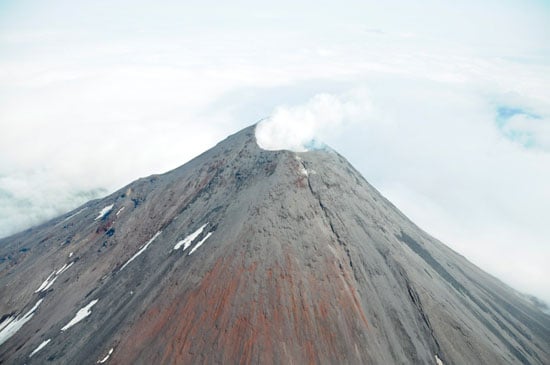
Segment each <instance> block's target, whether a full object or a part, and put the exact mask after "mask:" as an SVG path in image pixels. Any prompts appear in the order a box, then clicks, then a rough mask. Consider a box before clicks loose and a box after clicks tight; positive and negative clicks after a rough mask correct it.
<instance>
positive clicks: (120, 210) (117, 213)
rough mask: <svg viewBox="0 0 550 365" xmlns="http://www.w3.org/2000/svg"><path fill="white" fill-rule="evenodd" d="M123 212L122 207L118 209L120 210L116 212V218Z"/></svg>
mask: <svg viewBox="0 0 550 365" xmlns="http://www.w3.org/2000/svg"><path fill="white" fill-rule="evenodd" d="M123 210H124V207H122V208H120V209H119V210H118V212H116V216H117V217H118V215H119V214H120V213H121V212H122V211H123Z"/></svg>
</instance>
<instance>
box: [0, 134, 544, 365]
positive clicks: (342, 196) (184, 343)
mask: <svg viewBox="0 0 550 365" xmlns="http://www.w3.org/2000/svg"><path fill="white" fill-rule="evenodd" d="M0 318H1V319H0V363H2V364H47V363H52V364H93V363H98V362H99V363H110V364H202V363H204V364H212V363H229V364H233V363H260V364H269V363H277V364H436V363H443V364H550V317H549V316H547V315H545V314H544V313H542V312H541V311H540V310H538V309H537V308H536V307H535V306H534V305H533V304H532V303H531V302H530V301H528V300H527V299H525V298H524V297H523V296H521V295H519V294H518V293H517V292H516V291H514V290H513V289H511V288H509V287H507V286H506V285H504V284H503V283H501V282H500V281H498V280H497V279H495V278H494V277H492V276H490V275H488V274H486V273H484V272H483V271H481V270H480V269H479V268H477V267H475V266H474V265H472V264H471V263H470V262H468V261H467V260H466V259H464V257H462V256H460V255H458V254H457V253H455V252H453V251H452V250H450V249H449V248H447V247H446V246H445V245H443V244H442V243H440V242H438V241H437V240H435V239H434V238H432V237H430V236H429V235H428V234H426V233H425V232H423V231H422V230H420V229H419V228H418V227H417V226H415V225H414V224H413V223H412V222H411V221H409V220H408V219H407V218H406V217H405V216H404V215H403V214H402V213H400V212H399V210H397V209H396V208H395V207H394V206H393V205H392V204H391V203H390V202H389V201H387V200H386V199H385V198H384V197H382V196H381V195H380V193H378V192H377V191H376V190H375V189H374V188H373V187H372V186H370V185H369V184H368V183H367V182H366V181H365V180H364V179H363V177H362V176H361V175H360V174H359V173H358V172H357V171H355V170H354V169H353V167H352V166H351V165H350V164H349V163H348V162H347V161H346V160H345V159H344V158H342V157H341V156H339V155H338V154H337V153H335V152H333V151H328V150H319V151H310V152H305V153H294V152H289V151H277V152H271V151H264V150H261V149H260V148H259V147H258V146H257V145H256V142H255V137H254V127H249V128H247V129H245V130H243V131H241V132H239V133H237V134H235V135H233V136H231V137H229V138H227V139H226V140H225V141H223V142H221V143H220V144H218V145H217V146H216V147H214V148H213V149H211V150H209V151H207V152H205V153H204V154H202V155H200V156H198V157H197V158H195V159H194V160H192V161H191V162H189V163H187V164H185V165H184V166H182V167H180V168H178V169H175V170H173V171H170V172H168V173H166V174H163V175H154V176H150V177H148V178H143V179H140V180H137V181H135V182H133V183H131V184H130V185H128V186H126V187H124V188H123V189H121V190H119V191H117V192H115V193H113V194H111V195H110V196H108V197H106V198H104V199H101V200H95V201H91V202H89V203H87V204H85V205H83V206H82V207H80V208H78V209H76V210H75V211H73V212H70V213H68V214H66V215H64V216H61V217H59V218H56V219H54V220H51V221H50V222H47V223H45V224H43V225H41V226H39V227H35V228H32V229H29V230H27V231H25V232H22V233H19V234H16V235H14V236H11V237H8V238H5V239H2V240H0Z"/></svg>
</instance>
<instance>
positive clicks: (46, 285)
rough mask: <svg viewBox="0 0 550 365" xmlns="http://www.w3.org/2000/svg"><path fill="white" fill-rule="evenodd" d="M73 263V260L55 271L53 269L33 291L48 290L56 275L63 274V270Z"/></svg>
mask: <svg viewBox="0 0 550 365" xmlns="http://www.w3.org/2000/svg"><path fill="white" fill-rule="evenodd" d="M71 256H72V252H71V255H69V257H71ZM73 264H74V261H73V262H71V263H69V264H65V265H63V267H62V268H61V269H59V270H57V271H55V270H54V271H53V272H52V273H51V274H50V276H48V278H47V279H46V280H45V281H44V282H43V283H42V285H40V287H39V288H38V289H36V291H35V293H38V292H41V291H46V290H48V289H49V288H50V286H52V284H53V283H54V281H55V280H56V279H57V277H58V275H60V274H63V273H64V272H65V271H67V269H68V268H69V267H71V266H73Z"/></svg>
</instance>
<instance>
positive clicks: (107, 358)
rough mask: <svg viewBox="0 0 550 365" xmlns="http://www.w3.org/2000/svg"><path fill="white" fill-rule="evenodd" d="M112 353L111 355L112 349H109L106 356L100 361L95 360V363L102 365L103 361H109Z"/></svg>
mask: <svg viewBox="0 0 550 365" xmlns="http://www.w3.org/2000/svg"><path fill="white" fill-rule="evenodd" d="M112 353H113V349H110V350H109V353H108V354H107V356H105V357H104V358H103V359H102V360H97V363H98V364H103V363H104V362H105V361H107V360H109V357H110V356H111V354H112Z"/></svg>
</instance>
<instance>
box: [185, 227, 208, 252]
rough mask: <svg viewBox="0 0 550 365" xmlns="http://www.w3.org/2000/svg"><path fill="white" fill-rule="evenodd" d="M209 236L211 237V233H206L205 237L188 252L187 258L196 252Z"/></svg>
mask: <svg viewBox="0 0 550 365" xmlns="http://www.w3.org/2000/svg"><path fill="white" fill-rule="evenodd" d="M210 235H212V232H208V233H207V234H206V236H204V238H203V239H202V240H200V242H199V243H197V244H196V245H195V247H193V248H192V249H191V251H189V253H188V254H187V256H189V255H191V254H192V253H193V252H195V251H196V250H197V248H199V247H201V246H202V244H203V243H204V242H205V241H206V240H207V239H208V237H210Z"/></svg>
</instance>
